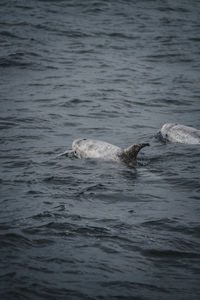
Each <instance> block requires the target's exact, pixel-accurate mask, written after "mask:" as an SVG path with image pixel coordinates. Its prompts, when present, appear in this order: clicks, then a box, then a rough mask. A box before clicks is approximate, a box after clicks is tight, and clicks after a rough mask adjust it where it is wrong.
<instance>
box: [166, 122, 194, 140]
mask: <svg viewBox="0 0 200 300" xmlns="http://www.w3.org/2000/svg"><path fill="white" fill-rule="evenodd" d="M160 133H161V136H162V138H164V139H165V140H168V141H170V142H174V143H182V144H200V130H198V129H195V128H193V127H189V126H185V125H181V124H175V123H167V124H164V125H163V126H162V128H161V130H160Z"/></svg>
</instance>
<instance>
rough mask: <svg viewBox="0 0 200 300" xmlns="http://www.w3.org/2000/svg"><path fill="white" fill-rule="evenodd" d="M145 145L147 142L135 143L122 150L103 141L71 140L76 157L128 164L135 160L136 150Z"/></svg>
mask: <svg viewBox="0 0 200 300" xmlns="http://www.w3.org/2000/svg"><path fill="white" fill-rule="evenodd" d="M146 146H149V143H145V142H144V143H137V144H134V145H131V146H130V147H128V148H127V149H124V150H123V149H121V148H120V147H118V146H115V145H112V144H110V143H107V142H103V141H98V140H91V139H78V140H75V141H74V142H73V144H72V151H73V153H74V155H75V156H76V157H78V158H100V159H104V160H112V161H117V162H120V161H121V162H125V163H128V164H129V163H134V162H135V161H136V158H137V154H138V152H139V151H140V150H141V149H142V148H143V147H146Z"/></svg>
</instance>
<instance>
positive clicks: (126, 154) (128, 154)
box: [121, 142, 149, 162]
mask: <svg viewBox="0 0 200 300" xmlns="http://www.w3.org/2000/svg"><path fill="white" fill-rule="evenodd" d="M146 146H149V143H146V142H144V143H137V144H134V145H131V146H130V147H128V148H126V149H124V150H123V151H122V153H121V158H122V160H123V161H125V162H126V161H127V162H131V161H134V160H136V158H137V155H138V152H139V151H140V150H141V149H142V148H144V147H146Z"/></svg>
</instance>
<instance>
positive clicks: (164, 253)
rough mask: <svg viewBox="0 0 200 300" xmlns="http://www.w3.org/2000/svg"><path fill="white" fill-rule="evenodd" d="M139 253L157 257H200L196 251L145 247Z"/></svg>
mask: <svg viewBox="0 0 200 300" xmlns="http://www.w3.org/2000/svg"><path fill="white" fill-rule="evenodd" d="M141 253H142V254H143V255H144V256H151V257H157V258H174V259H178V258H200V254H199V253H197V252H185V251H176V250H171V249H166V250H165V249H162V250H159V249H145V250H141Z"/></svg>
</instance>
